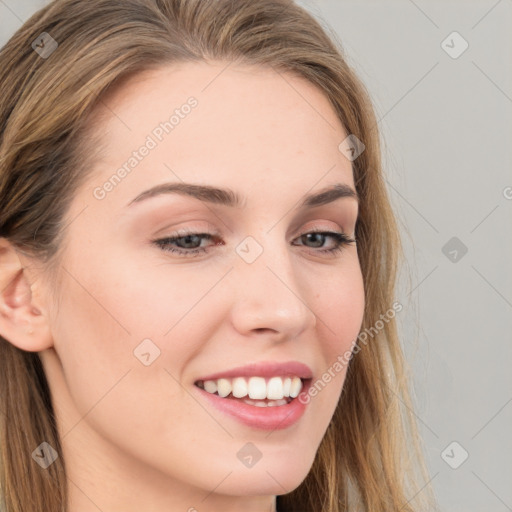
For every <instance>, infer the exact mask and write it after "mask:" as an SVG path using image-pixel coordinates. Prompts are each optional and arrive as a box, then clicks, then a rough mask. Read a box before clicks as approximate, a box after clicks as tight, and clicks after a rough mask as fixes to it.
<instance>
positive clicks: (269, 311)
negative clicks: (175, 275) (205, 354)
mask: <svg viewBox="0 0 512 512" xmlns="http://www.w3.org/2000/svg"><path fill="white" fill-rule="evenodd" d="M258 238H259V240H256V238H255V237H252V236H248V237H247V238H245V239H244V240H243V241H242V243H241V244H239V246H238V247H237V249H236V251H237V254H238V257H237V258H236V260H235V261H236V262H235V268H234V269H233V270H234V271H233V273H232V279H234V280H235V284H234V286H235V287H236V290H237V291H236V293H235V296H236V303H235V304H234V305H233V322H234V323H235V327H236V328H237V329H239V330H240V331H245V332H247V331H250V330H255V329H258V330H262V329H271V330H272V331H275V332H277V333H279V335H280V336H281V337H283V338H288V337H296V336H297V335H298V334H300V332H302V331H303V330H305V329H307V328H311V327H312V326H314V325H315V323H316V318H315V314H314V313H313V311H312V310H311V309H310V306H309V305H308V304H307V296H305V294H304V290H306V289H307V283H303V286H301V285H300V283H299V282H298V279H300V276H298V275H297V272H296V269H295V268H294V264H293V261H292V258H291V254H290V252H289V249H288V246H287V242H285V241H284V240H283V237H282V236H281V237H279V236H278V234H277V232H276V233H273V234H263V235H260V236H259V237H258Z"/></svg>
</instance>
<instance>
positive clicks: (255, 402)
mask: <svg viewBox="0 0 512 512" xmlns="http://www.w3.org/2000/svg"><path fill="white" fill-rule="evenodd" d="M243 402H244V404H247V405H254V406H256V407H275V406H278V405H286V404H287V403H288V402H287V401H286V400H285V399H284V398H282V399H281V400H272V401H269V402H263V401H261V400H250V399H244V400H243Z"/></svg>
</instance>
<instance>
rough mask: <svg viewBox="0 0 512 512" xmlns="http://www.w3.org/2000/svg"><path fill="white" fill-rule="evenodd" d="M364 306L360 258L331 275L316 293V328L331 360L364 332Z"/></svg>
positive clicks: (349, 346) (352, 260)
mask: <svg viewBox="0 0 512 512" xmlns="http://www.w3.org/2000/svg"><path fill="white" fill-rule="evenodd" d="M364 306H365V296H364V285H363V278H362V274H361V268H360V266H359V262H358V260H357V259H355V258H354V259H351V260H349V261H347V264H346V265H345V267H344V268H343V269H341V270H339V271H337V272H333V273H332V274H331V278H330V279H329V280H328V281H326V284H325V286H324V287H323V289H322V290H321V291H320V292H318V293H317V294H316V298H315V314H316V316H317V327H319V328H320V329H322V333H323V334H322V336H320V340H321V341H322V346H323V348H324V351H325V355H326V357H327V360H328V361H332V360H333V359H335V358H336V357H337V356H338V355H340V354H342V353H344V352H345V351H346V350H349V349H350V348H351V347H352V344H353V342H354V340H355V339H356V338H357V335H358V333H359V331H360V329H361V325H362V321H363V314H364Z"/></svg>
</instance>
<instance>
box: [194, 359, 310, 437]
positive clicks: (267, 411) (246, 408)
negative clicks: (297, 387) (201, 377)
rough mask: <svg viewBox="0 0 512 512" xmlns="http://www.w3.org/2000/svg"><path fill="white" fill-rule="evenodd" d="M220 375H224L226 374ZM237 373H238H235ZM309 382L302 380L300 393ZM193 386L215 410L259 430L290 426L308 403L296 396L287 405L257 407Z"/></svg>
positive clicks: (308, 386)
mask: <svg viewBox="0 0 512 512" xmlns="http://www.w3.org/2000/svg"><path fill="white" fill-rule="evenodd" d="M245 368H246V367H245ZM237 371H238V370H237ZM222 375H223V376H224V375H226V374H222ZM237 375H240V374H239V373H237ZM260 375H261V374H260ZM206 380H209V379H206ZM212 380H214V379H212ZM311 382H312V380H311V379H308V380H306V382H304V384H303V388H302V390H301V394H302V393H306V394H307V391H308V389H309V388H310V386H311ZM194 388H195V389H196V391H197V392H198V393H200V395H201V396H203V397H204V398H205V400H207V401H208V402H209V403H210V404H211V405H212V406H213V407H215V408H216V409H217V410H219V411H221V412H223V413H224V414H227V415H229V416H231V417H233V418H235V419H236V420H238V421H239V422H241V423H243V424H244V425H247V426H248V427H252V428H257V429H261V430H281V429H285V428H287V427H290V426H291V425H293V424H294V423H296V422H297V421H299V419H300V418H301V417H302V415H303V414H304V412H305V411H306V407H307V405H308V403H302V402H301V401H300V400H298V399H297V398H298V397H297V398H294V399H293V400H292V401H291V402H290V403H289V404H287V405H277V406H274V407H257V406H255V405H249V404H246V403H244V402H242V401H239V400H232V399H229V398H221V397H220V396H218V395H216V394H212V393H208V392H207V391H205V390H204V389H201V388H198V387H197V386H194ZM299 396H300V395H299Z"/></svg>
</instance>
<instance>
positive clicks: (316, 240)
mask: <svg viewBox="0 0 512 512" xmlns="http://www.w3.org/2000/svg"><path fill="white" fill-rule="evenodd" d="M217 238H218V234H216V233H198V232H193V231H188V230H185V231H182V232H181V233H173V234H172V235H171V236H168V237H165V238H160V239H157V240H152V243H153V244H155V245H156V246H157V247H159V248H160V249H162V250H163V251H166V252H171V253H174V254H178V255H180V256H183V257H194V256H196V255H197V254H200V253H206V252H208V250H207V248H206V247H205V246H204V245H201V243H202V242H203V241H208V240H214V239H217ZM326 239H332V241H333V242H332V243H333V244H334V245H333V246H332V247H330V248H328V249H324V248H320V247H323V246H324V244H325V241H326ZM296 240H300V241H301V242H302V243H301V244H294V245H305V244H309V243H312V245H311V246H309V247H310V248H313V249H318V250H315V251H314V252H316V253H318V252H319V253H325V254H337V253H340V252H341V251H342V250H343V247H345V246H347V245H349V244H353V243H355V242H356V241H355V240H354V239H353V238H350V237H349V236H347V235H346V234H345V233H338V232H336V231H322V230H313V231H308V232H307V233H304V234H302V235H300V236H299V237H298V238H297V239H296ZM214 245H223V243H222V242H221V243H219V242H217V243H216V244H214Z"/></svg>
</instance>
